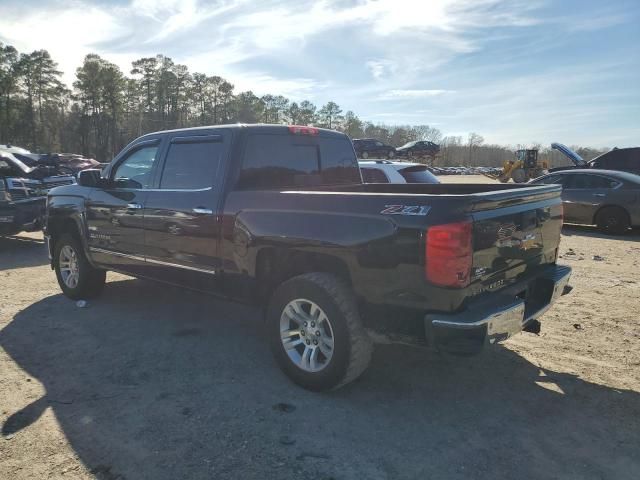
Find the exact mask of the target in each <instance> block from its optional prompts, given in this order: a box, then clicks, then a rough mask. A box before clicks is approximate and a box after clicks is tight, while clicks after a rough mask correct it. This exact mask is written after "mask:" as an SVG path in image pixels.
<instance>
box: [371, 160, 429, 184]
mask: <svg viewBox="0 0 640 480" xmlns="http://www.w3.org/2000/svg"><path fill="white" fill-rule="evenodd" d="M359 164H360V171H361V172H362V179H363V180H364V183H440V180H438V177H436V176H435V175H434V174H433V173H431V172H430V171H429V169H428V168H427V166H426V165H423V164H421V163H411V162H392V161H390V160H365V161H361V162H359Z"/></svg>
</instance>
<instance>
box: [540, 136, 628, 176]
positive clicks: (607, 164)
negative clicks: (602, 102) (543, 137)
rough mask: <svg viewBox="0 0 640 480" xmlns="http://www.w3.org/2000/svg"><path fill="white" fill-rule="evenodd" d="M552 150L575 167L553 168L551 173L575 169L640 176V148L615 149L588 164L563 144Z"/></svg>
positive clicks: (558, 144) (553, 146)
mask: <svg viewBox="0 0 640 480" xmlns="http://www.w3.org/2000/svg"><path fill="white" fill-rule="evenodd" d="M551 148H553V149H554V150H558V151H559V152H560V153H562V154H563V155H565V156H566V157H567V158H568V159H569V160H570V161H571V162H572V163H573V164H574V166H566V167H556V168H552V169H550V170H549V172H550V173H551V172H557V171H561V170H571V169H575V168H599V169H603V170H617V171H620V172H629V173H635V174H636V175H640V147H631V148H614V149H613V150H610V151H608V152H606V153H603V154H602V155H599V156H597V157H596V158H594V159H592V160H590V161H589V162H586V161H585V160H584V159H583V158H582V157H581V156H580V155H578V154H577V153H576V152H574V151H573V150H571V149H570V148H569V147H567V146H566V145H563V144H561V143H552V144H551Z"/></svg>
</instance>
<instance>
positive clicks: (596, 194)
mask: <svg viewBox="0 0 640 480" xmlns="http://www.w3.org/2000/svg"><path fill="white" fill-rule="evenodd" d="M593 196H594V197H604V196H605V195H604V193H594V194H593Z"/></svg>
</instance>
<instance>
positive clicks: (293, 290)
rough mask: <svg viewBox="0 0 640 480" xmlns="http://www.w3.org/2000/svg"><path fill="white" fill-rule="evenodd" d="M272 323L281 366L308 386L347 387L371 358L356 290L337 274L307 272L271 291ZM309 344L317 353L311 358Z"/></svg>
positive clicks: (318, 388)
mask: <svg viewBox="0 0 640 480" xmlns="http://www.w3.org/2000/svg"><path fill="white" fill-rule="evenodd" d="M304 302H308V303H309V308H308V309H306V307H305V305H306V304H305V303H304ZM313 305H315V307H316V309H315V310H314V308H313ZM318 310H319V311H320V312H318ZM294 318H295V319H294ZM314 319H315V321H316V322H317V324H316V325H314V323H313V320H314ZM325 319H326V321H325ZM266 323H267V325H266V328H267V329H268V336H269V340H270V344H271V350H272V352H273V355H274V357H275V359H276V361H277V363H278V366H279V367H280V368H281V369H282V371H283V372H284V373H285V374H286V375H287V376H288V377H289V378H290V379H291V380H293V381H294V382H295V383H297V384H298V385H300V386H302V387H304V388H306V389H308V390H313V391H325V390H333V389H337V388H339V387H342V386H343V385H346V384H347V383H349V382H352V381H353V380H355V379H356V378H358V377H359V376H360V375H361V374H362V372H364V371H365V370H366V368H367V366H368V365H369V362H370V361H371V352H372V350H373V344H372V342H371V339H370V338H369V335H368V334H367V332H366V331H365V330H364V327H363V326H362V321H361V319H360V315H359V313H358V307H357V303H356V300H355V296H354V295H353V293H352V291H351V289H350V288H349V286H348V285H347V284H346V283H345V282H343V281H342V280H340V279H339V278H337V277H335V276H334V275H331V274H327V273H307V274H304V275H300V276H298V277H294V278H292V279H290V280H288V281H286V282H284V283H283V284H282V285H280V286H279V287H278V288H277V289H276V291H275V292H274V294H273V296H272V297H271V301H270V302H269V306H268V308H267V316H266ZM327 325H328V328H327ZM305 331H306V333H305ZM294 332H300V333H294ZM283 338H284V340H283ZM329 340H330V341H329ZM311 341H313V342H314V343H315V344H316V345H317V346H314V344H313V343H311ZM285 343H286V344H287V345H288V346H289V348H286V347H285ZM305 343H306V345H305ZM330 345H332V348H330ZM308 350H309V351H311V352H312V353H310V354H309V355H308V356H306V359H307V361H306V362H305V355H306V352H307V351H308ZM313 352H315V353H313ZM325 353H326V355H325ZM314 355H315V368H316V370H313V368H314V367H313V365H314V364H313V363H312V360H311V359H313V358H314ZM303 364H304V365H305V366H304V367H303Z"/></svg>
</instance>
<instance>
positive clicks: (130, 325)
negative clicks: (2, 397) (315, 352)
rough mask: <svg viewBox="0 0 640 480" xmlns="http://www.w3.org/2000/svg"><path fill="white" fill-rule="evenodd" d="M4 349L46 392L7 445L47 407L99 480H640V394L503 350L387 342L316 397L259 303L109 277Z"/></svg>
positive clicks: (39, 306) (29, 321) (26, 327)
mask: <svg viewBox="0 0 640 480" xmlns="http://www.w3.org/2000/svg"><path fill="white" fill-rule="evenodd" d="M0 347H2V348H3V349H4V350H5V351H6V352H7V353H8V354H9V355H10V356H11V358H12V359H13V360H14V361H15V362H16V363H17V364H18V366H19V367H20V368H21V369H23V370H24V371H26V372H27V373H28V374H29V375H31V376H33V377H34V378H36V379H37V380H38V381H39V382H41V383H42V384H43V386H44V388H45V390H46V394H45V395H44V396H42V397H41V398H38V399H36V400H35V401H33V402H31V403H29V404H25V405H22V406H21V407H18V408H16V409H14V411H9V412H7V415H3V417H4V422H3V423H2V431H1V433H2V435H3V436H4V437H5V438H10V439H11V440H10V441H11V442H16V441H17V442H21V441H25V442H26V441H30V440H21V438H23V437H22V436H23V435H24V436H26V438H27V439H31V438H33V437H29V435H30V429H32V428H35V425H34V424H35V423H36V422H37V421H38V418H39V417H40V416H41V415H42V413H43V412H44V411H45V410H46V409H47V408H51V409H53V411H54V413H55V417H56V419H57V421H58V422H59V424H60V426H61V428H62V429H63V431H64V433H65V435H66V437H67V439H68V441H69V443H70V445H71V446H72V447H73V448H74V450H75V452H76V453H77V455H78V456H79V458H80V459H81V460H82V462H84V464H85V465H86V467H87V469H88V470H89V471H91V472H92V473H93V474H95V475H96V477H97V478H110V479H114V478H119V479H142V478H153V479H174V478H243V479H251V478H256V479H258V478H260V479H263V478H279V479H288V478H300V477H305V476H306V477H314V478H469V476H472V477H474V478H475V477H477V478H568V477H570V478H616V479H618V478H637V476H635V475H634V473H633V472H635V473H636V474H637V472H638V471H640V470H639V469H640V458H638V456H637V453H638V452H637V448H638V445H639V444H640V420H639V419H640V395H639V394H638V393H637V392H634V391H626V390H616V389H612V388H608V387H605V386H602V385H597V384H593V383H589V382H586V381H584V380H582V379H580V378H579V377H577V376H575V375H571V374H567V373H560V372H554V371H551V370H548V369H543V368H540V367H538V366H536V365H534V364H532V363H530V362H528V361H527V360H525V359H524V358H522V357H520V356H519V355H517V354H515V353H513V352H512V351H510V350H508V349H504V348H498V349H494V350H492V351H490V352H487V353H486V354H483V355H481V356H479V357H474V358H466V359H457V358H455V357H442V356H440V355H438V354H437V353H434V352H429V351H425V350H419V349H412V348H404V347H398V346H381V347H378V349H377V350H376V353H375V355H374V358H373V362H372V365H371V367H370V369H369V370H368V371H367V372H366V373H365V375H364V376H363V378H362V379H361V380H360V381H358V382H356V383H355V384H353V385H350V386H348V387H346V388H344V389H342V390H339V391H337V392H333V393H328V394H317V393H316V394H314V393H311V392H307V391H304V390H302V389H300V388H297V387H295V386H294V385H292V384H291V383H290V382H289V381H288V380H287V379H286V378H285V377H284V376H283V375H282V374H281V373H280V372H279V371H278V370H277V368H276V366H275V365H274V363H273V362H272V360H271V355H270V352H269V351H268V346H267V344H266V342H265V336H264V332H263V329H262V327H261V322H260V317H259V313H258V311H257V310H255V309H252V308H249V307H245V306H240V305H236V304H232V303H227V302H223V301H218V300H215V299H212V298H209V297H206V296H203V295H198V294H195V293H189V292H186V293H185V292H183V291H180V290H177V289H173V288H170V287H165V286H159V285H155V284H152V283H150V282H145V281H141V280H122V281H117V282H110V283H109V284H108V285H107V288H106V289H105V293H104V295H103V296H102V297H101V298H100V299H98V300H95V301H93V302H90V303H89V305H88V306H87V307H86V308H77V307H76V306H75V304H74V303H73V302H70V301H68V300H66V299H64V298H63V297H62V296H61V295H55V296H51V297H48V298H45V299H43V300H41V301H39V302H37V303H34V304H33V305H31V306H29V307H28V308H26V309H24V310H22V311H21V312H19V313H18V314H16V315H15V317H14V318H13V320H12V321H11V322H10V323H8V324H7V325H6V327H5V328H4V329H3V330H1V331H0ZM36 438H39V437H36ZM34 461H37V460H36V459H34ZM49 473H50V474H53V475H54V476H55V475H56V474H57V473H59V472H49Z"/></svg>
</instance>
